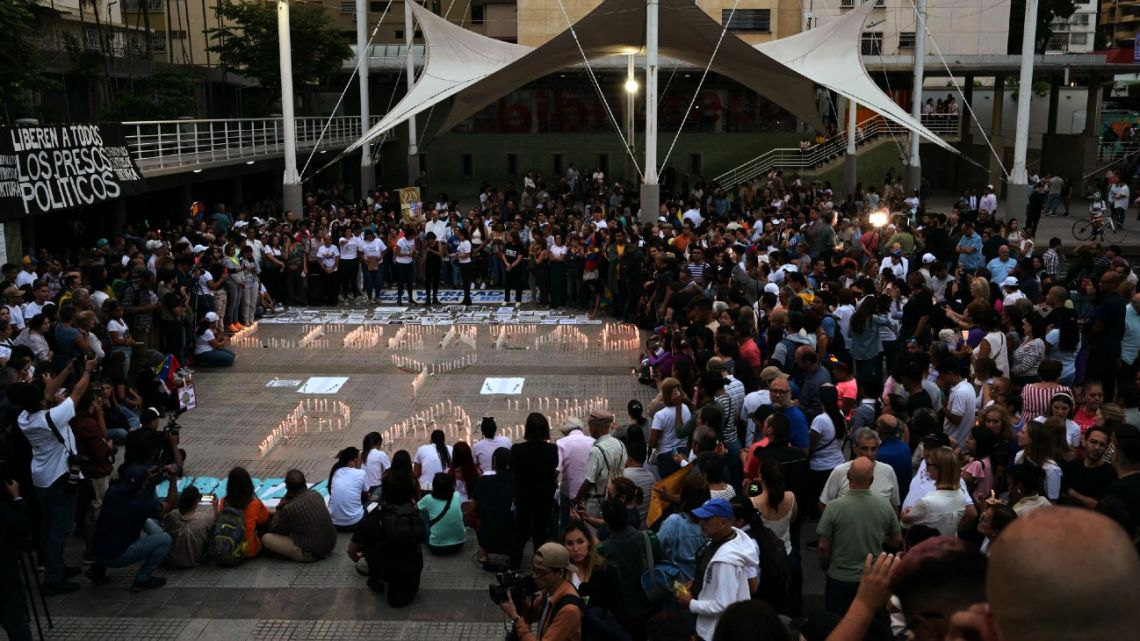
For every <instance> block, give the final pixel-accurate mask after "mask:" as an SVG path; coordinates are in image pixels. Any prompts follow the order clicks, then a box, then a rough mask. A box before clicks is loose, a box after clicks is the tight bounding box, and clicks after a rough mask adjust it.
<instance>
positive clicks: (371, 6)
mask: <svg viewBox="0 0 1140 641" xmlns="http://www.w3.org/2000/svg"><path fill="white" fill-rule="evenodd" d="M368 10H369V11H371V12H372V13H384V3H383V2H369V3H368Z"/></svg>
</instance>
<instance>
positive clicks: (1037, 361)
mask: <svg viewBox="0 0 1140 641" xmlns="http://www.w3.org/2000/svg"><path fill="white" fill-rule="evenodd" d="M1045 349H1046V345H1045V319H1044V318H1041V315H1040V314H1037V313H1031V314H1028V315H1026V316H1023V317H1022V318H1021V344H1020V345H1018V346H1017V349H1015V350H1013V362H1012V363H1011V364H1010V371H1009V373H1010V374H1011V375H1012V377H1013V382H1014V383H1017V384H1018V385H1028V384H1029V383H1036V382H1037V381H1039V380H1041V376H1040V375H1039V374H1038V371H1037V370H1038V368H1039V367H1040V366H1041V361H1043V360H1044V359H1045Z"/></svg>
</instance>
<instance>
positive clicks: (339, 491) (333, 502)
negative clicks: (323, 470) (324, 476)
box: [328, 447, 368, 532]
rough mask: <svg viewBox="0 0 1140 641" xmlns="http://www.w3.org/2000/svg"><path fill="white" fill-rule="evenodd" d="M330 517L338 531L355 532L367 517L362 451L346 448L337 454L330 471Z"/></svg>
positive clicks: (366, 488) (366, 483) (366, 494)
mask: <svg viewBox="0 0 1140 641" xmlns="http://www.w3.org/2000/svg"><path fill="white" fill-rule="evenodd" d="M328 488H329V515H330V516H332V522H333V525H335V526H336V529H337V531H338V532H352V531H354V530H355V529H356V526H357V525H358V524H359V523H360V521H361V519H363V518H364V504H365V503H367V502H368V482H367V481H366V480H365V473H364V470H362V469H360V450H358V449H356V448H355V447H346V448H344V449H343V450H341V451H339V452H337V455H336V463H334V464H333V466H332V469H330V470H329V484H328Z"/></svg>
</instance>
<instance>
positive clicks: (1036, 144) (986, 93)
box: [925, 84, 1088, 149]
mask: <svg viewBox="0 0 1140 641" xmlns="http://www.w3.org/2000/svg"><path fill="white" fill-rule="evenodd" d="M946 93H955V94H956V93H957V92H956V91H954V90H953V89H952V88H951V89H947V90H945V91H943V90H942V89H933V88H931V87H930V86H929V84H928V85H927V86H926V88H925V95H927V96H930V97H932V98H945V97H946V96H945V94H946ZM1003 93H1004V96H1003V99H1004V100H1005V102H1004V105H1003V107H1002V114H1001V115H1002V126H1001V128H1002V132H1003V135H1005V136H1006V137H1007V138H1009V140H1010V141H1012V140H1013V135H1014V127H1015V125H1016V123H1017V91H1016V90H1013V89H1007V90H1005V91H1004V92H1003ZM993 96H994V90H993V87H985V88H982V87H975V88H974V101H973V103H971V105H970V106H971V107H973V108H974V113H975V114H977V118H978V122H980V123H981V124H982V129H981V130H979V128H978V124H977V123H974V122H971V124H970V128H971V130H972V131H973V133H974V136H975V138H977V139H978V140H981V131H984V132H985V133H986V135H989V134H990V129H991V128H990V123H991V121H992V120H993V105H994V98H993ZM1087 96H1088V89H1087V88H1086V87H1062V88H1061V90H1060V91H1059V93H1058V96H1057V133H1059V134H1075V133H1080V132H1081V131H1083V130H1084V127H1085V106H1086V104H1087V103H1086V97H1087ZM1029 104H1030V112H1029V146H1030V147H1032V148H1034V149H1040V148H1041V134H1043V133H1044V132H1045V130H1046V124H1047V121H1048V118H1049V90H1048V89H1045V90H1042V91H1039V92H1037V91H1035V92H1034V93H1033V97H1032V98H1031V99H1030V103H1029ZM962 111H963V114H964V115H963V117H967V118H968V117H969V115H968V114H966V113H965V110H964V109H963V110H962Z"/></svg>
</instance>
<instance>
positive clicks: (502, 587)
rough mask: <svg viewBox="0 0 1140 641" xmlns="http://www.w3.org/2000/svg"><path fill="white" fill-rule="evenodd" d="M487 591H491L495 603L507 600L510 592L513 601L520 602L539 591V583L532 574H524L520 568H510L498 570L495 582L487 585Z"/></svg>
mask: <svg viewBox="0 0 1140 641" xmlns="http://www.w3.org/2000/svg"><path fill="white" fill-rule="evenodd" d="M487 591H488V592H490V594H491V601H493V602H494V603H495V605H498V604H500V603H502V602H504V601H506V600H507V595H508V594H510V595H511V600H512V601H514V602H515V603H516V604H520V603H522V602H523V601H525V600H526V597H527V596H528V595H531V594H534V593H535V592H538V585H537V584H536V583H535V582H534V577H532V576H531V575H529V574H523V573H522V572H520V571H519V570H508V571H506V572H496V573H495V583H492V584H491V585H489V586H487Z"/></svg>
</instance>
